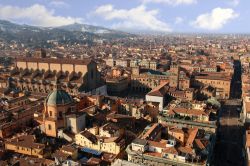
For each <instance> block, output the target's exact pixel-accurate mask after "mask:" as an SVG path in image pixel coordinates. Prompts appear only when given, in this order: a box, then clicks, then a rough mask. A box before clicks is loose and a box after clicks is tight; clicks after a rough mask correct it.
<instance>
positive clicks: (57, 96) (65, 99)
mask: <svg viewBox="0 0 250 166" xmlns="http://www.w3.org/2000/svg"><path fill="white" fill-rule="evenodd" d="M72 102H73V99H72V98H71V96H70V95H69V94H68V93H67V92H66V91H64V90H61V89H60V90H55V91H53V92H51V93H50V94H49V95H48V96H47V99H46V103H47V104H48V105H66V104H70V103H72Z"/></svg>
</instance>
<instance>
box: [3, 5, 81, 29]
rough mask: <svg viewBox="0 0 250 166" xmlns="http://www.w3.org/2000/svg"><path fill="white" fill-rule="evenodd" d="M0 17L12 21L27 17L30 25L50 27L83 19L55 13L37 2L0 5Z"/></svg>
mask: <svg viewBox="0 0 250 166" xmlns="http://www.w3.org/2000/svg"><path fill="white" fill-rule="evenodd" d="M0 18H1V19H6V20H13V21H18V20H20V19H27V20H29V21H30V23H31V24H32V25H38V26H50V27H55V26H62V25H67V24H72V23H75V22H82V21H83V19H82V18H74V17H65V16H58V15H55V13H54V10H48V9H47V8H46V7H45V6H43V5H39V4H34V5H32V6H30V7H23V8H22V7H17V6H10V5H8V6H0Z"/></svg>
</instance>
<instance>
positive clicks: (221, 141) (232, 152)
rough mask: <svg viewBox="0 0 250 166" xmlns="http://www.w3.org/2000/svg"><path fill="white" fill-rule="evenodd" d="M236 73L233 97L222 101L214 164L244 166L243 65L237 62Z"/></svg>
mask: <svg viewBox="0 0 250 166" xmlns="http://www.w3.org/2000/svg"><path fill="white" fill-rule="evenodd" d="M235 66H236V67H235V75H234V77H233V80H232V86H231V89H232V93H231V99H229V100H225V101H223V103H222V108H221V110H220V111H221V113H220V119H219V124H220V125H219V126H218V131H217V141H216V145H215V151H214V152H215V154H214V159H215V160H214V165H216V166H243V165H244V160H243V134H244V126H243V124H242V122H241V121H240V110H241V101H240V100H239V99H240V97H241V66H240V63H239V62H238V61H236V62H235Z"/></svg>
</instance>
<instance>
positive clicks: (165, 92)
mask: <svg viewBox="0 0 250 166" xmlns="http://www.w3.org/2000/svg"><path fill="white" fill-rule="evenodd" d="M119 42H121V43H124V42H123V41H119ZM177 43H178V44H177ZM228 45H229V46H230V47H229V46H228ZM76 48H79V49H76ZM53 49H54V50H53ZM53 49H48V50H46V51H45V50H44V49H37V50H35V51H30V52H29V54H25V55H24V56H18V57H14V56H13V57H14V58H13V63H12V64H11V65H9V66H7V67H6V66H2V67H1V69H0V94H1V101H0V108H1V109H0V122H1V123H0V165H1V164H5V165H7V164H9V165H10V164H18V163H19V164H20V165H48V166H50V165H51V166H52V165H65V166H69V165H71V166H78V165H79V166H80V165H114V166H116V165H117V166H118V165H135V166H136V165H164V166H167V165H190V166H191V165H211V162H212V160H213V152H214V146H215V142H216V134H217V124H218V116H219V114H220V101H222V100H226V99H229V98H230V97H231V94H232V79H233V75H234V72H235V68H234V64H233V59H235V58H239V57H237V56H236V57H234V54H232V53H233V52H239V50H241V51H243V52H244V50H245V51H247V49H248V48H247V47H243V46H242V47H239V46H238V47H233V46H232V45H231V44H228V43H226V44H225V45H223V44H221V43H218V41H216V40H215V41H213V40H211V41H210V42H205V41H204V40H202V39H199V38H197V41H193V40H192V39H189V38H187V39H185V40H183V41H179V40H177V39H175V38H174V39H173V41H172V43H171V44H170V45H168V44H166V42H165V39H163V38H161V37H159V39H157V40H155V42H154V44H153V45H152V42H148V41H147V39H145V38H143V39H140V40H138V41H133V42H132V44H131V45H130V46H126V45H119V46H118V45H116V44H115V43H108V44H107V43H106V44H103V45H95V46H93V48H89V47H85V46H83V47H80V46H76V45H75V46H74V47H73V46H65V47H63V46H58V45H57V46H55V47H54V48H53ZM229 50H231V51H229ZM55 52H61V53H57V54H55ZM83 52H84V54H83ZM64 53H65V55H64ZM70 53H71V55H70ZM248 58H249V57H247V56H246V57H244V58H243V57H242V60H241V61H242V62H241V63H242V67H243V69H244V70H243V71H244V72H243V75H242V99H243V115H242V116H243V117H244V119H245V121H246V122H247V123H248V121H249V122H250V113H249V112H250V111H249V110H248V109H249V103H250V100H249V88H250V86H249V85H250V81H249V80H250V78H249V59H248ZM247 65H248V66H247ZM247 133H248V132H247ZM246 138H248V134H246ZM249 139H250V137H249ZM246 140H248V139H246ZM247 142H249V141H246V150H247V152H248V151H249V149H248V148H249V147H250V146H248V143H247ZM10 155H12V156H13V157H10ZM125 159H127V161H125Z"/></svg>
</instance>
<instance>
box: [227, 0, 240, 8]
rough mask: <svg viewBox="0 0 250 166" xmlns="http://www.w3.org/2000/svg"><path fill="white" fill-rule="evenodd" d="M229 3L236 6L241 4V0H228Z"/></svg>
mask: <svg viewBox="0 0 250 166" xmlns="http://www.w3.org/2000/svg"><path fill="white" fill-rule="evenodd" d="M227 3H228V4H229V5H231V6H233V7H236V6H238V5H239V4H240V0H227Z"/></svg>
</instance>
